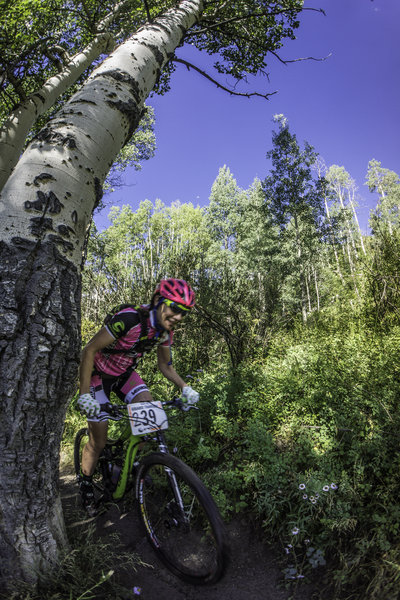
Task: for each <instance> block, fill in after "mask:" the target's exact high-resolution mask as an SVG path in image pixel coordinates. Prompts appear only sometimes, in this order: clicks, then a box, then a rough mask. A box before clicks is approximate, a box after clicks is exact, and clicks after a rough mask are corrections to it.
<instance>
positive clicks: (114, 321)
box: [105, 310, 140, 340]
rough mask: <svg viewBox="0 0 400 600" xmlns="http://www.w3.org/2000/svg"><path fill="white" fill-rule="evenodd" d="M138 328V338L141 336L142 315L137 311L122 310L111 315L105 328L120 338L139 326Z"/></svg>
mask: <svg viewBox="0 0 400 600" xmlns="http://www.w3.org/2000/svg"><path fill="white" fill-rule="evenodd" d="M138 325H139V328H138V338H139V337H140V316H139V314H138V313H137V312H136V311H132V310H129V311H122V312H118V313H116V314H115V315H113V316H112V317H111V319H110V320H109V322H108V323H107V325H106V326H105V328H106V329H107V331H108V333H110V334H111V335H112V336H113V338H115V339H116V340H119V338H121V337H124V336H125V335H126V334H127V333H128V331H130V330H131V329H133V328H135V327H137V326H138Z"/></svg>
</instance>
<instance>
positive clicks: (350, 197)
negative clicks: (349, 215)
mask: <svg viewBox="0 0 400 600" xmlns="http://www.w3.org/2000/svg"><path fill="white" fill-rule="evenodd" d="M354 192H355V189H354V185H353V186H352V187H351V188H349V189H348V192H347V197H348V200H349V204H350V206H351V210H352V211H353V216H354V221H355V223H356V225H357V229H358V234H359V236H360V244H361V248H362V251H363V254H364V256H365V254H366V252H365V246H364V240H363V236H362V233H361V227H360V223H359V221H358V217H357V212H356V207H355V205H354Z"/></svg>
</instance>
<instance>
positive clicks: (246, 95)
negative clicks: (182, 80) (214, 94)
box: [171, 56, 276, 100]
mask: <svg viewBox="0 0 400 600" xmlns="http://www.w3.org/2000/svg"><path fill="white" fill-rule="evenodd" d="M171 60H172V62H176V63H181V64H182V65H185V66H186V67H187V69H188V70H190V69H194V70H195V71H197V73H200V75H203V77H205V78H206V79H208V80H209V81H211V83H213V84H214V85H216V86H217V87H218V88H220V89H221V90H224V91H225V92H228V94H230V95H231V96H244V97H245V98H250V97H251V96H259V97H260V98H265V100H268V99H269V97H270V96H273V95H274V94H276V92H271V93H270V94H260V93H259V92H251V93H250V94H245V93H240V92H234V91H233V90H231V89H229V88H227V87H226V86H224V85H222V84H221V83H219V82H218V81H216V80H215V79H213V77H211V76H210V75H208V73H206V72H205V71H203V70H202V69H200V68H199V67H196V66H195V65H193V64H192V63H190V62H188V61H187V60H183V59H182V58H177V57H176V56H175V57H174V58H172V59H171Z"/></svg>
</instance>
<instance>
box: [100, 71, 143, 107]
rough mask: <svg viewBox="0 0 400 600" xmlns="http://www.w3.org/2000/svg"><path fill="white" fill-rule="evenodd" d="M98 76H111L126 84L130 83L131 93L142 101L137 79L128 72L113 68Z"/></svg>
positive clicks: (137, 100) (137, 99)
mask: <svg viewBox="0 0 400 600" xmlns="http://www.w3.org/2000/svg"><path fill="white" fill-rule="evenodd" d="M98 77H111V78H112V79H114V80H115V81H119V82H121V83H123V84H124V85H128V86H129V88H130V91H131V94H132V96H133V97H134V98H135V100H136V102H139V101H140V87H139V84H138V82H137V81H136V79H135V78H134V77H132V76H131V75H129V74H128V73H124V72H123V71H119V70H118V69H113V70H112V71H105V72H104V73H101V75H98ZM104 92H108V90H104Z"/></svg>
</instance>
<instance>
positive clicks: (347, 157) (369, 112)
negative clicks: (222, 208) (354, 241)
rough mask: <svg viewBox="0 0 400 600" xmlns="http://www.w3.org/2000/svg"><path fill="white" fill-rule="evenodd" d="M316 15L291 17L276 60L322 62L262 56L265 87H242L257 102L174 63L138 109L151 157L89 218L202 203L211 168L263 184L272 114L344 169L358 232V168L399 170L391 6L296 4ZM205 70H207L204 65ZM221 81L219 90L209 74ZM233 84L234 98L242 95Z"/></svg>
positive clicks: (395, 19)
mask: <svg viewBox="0 0 400 600" xmlns="http://www.w3.org/2000/svg"><path fill="white" fill-rule="evenodd" d="M305 6H308V7H311V6H313V7H321V8H323V9H324V10H325V11H326V16H325V17H324V16H323V15H322V14H320V13H316V12H311V11H306V12H304V13H303V15H302V16H301V26H300V28H299V29H298V31H297V39H296V40H295V41H290V42H287V43H286V44H285V45H284V47H283V48H282V50H281V52H280V55H281V57H282V58H284V59H296V58H300V57H307V56H313V57H316V58H321V57H326V56H328V55H330V56H329V58H327V59H326V60H325V61H322V62H316V61H313V60H310V61H303V62H295V63H292V64H289V65H287V66H285V65H282V64H281V63H279V62H278V61H277V60H276V59H274V58H273V57H271V62H270V68H269V71H270V81H269V82H268V80H267V79H266V78H263V77H260V78H256V79H253V80H251V81H250V84H249V85H248V86H246V91H252V90H253V91H254V90H257V91H260V92H263V93H264V92H273V91H277V92H278V93H277V94H275V95H274V96H272V97H271V98H270V100H268V101H266V100H263V99H261V98H257V97H254V98H252V99H248V98H239V97H233V96H230V95H228V94H227V93H226V92H223V91H221V90H219V89H217V88H216V87H215V86H213V85H212V84H211V83H209V82H208V81H206V80H205V79H204V78H203V77H201V76H200V75H198V74H196V73H194V72H188V71H187V69H186V68H185V67H184V66H183V65H177V69H176V72H175V73H174V75H173V78H172V82H171V91H170V92H168V93H167V94H166V95H165V96H153V97H152V98H151V99H149V101H148V104H150V105H152V106H153V107H154V109H155V115H156V127H155V131H156V137H157V151H156V156H155V157H154V158H153V159H151V160H149V161H147V162H145V163H144V164H143V169H142V171H140V172H137V171H134V170H133V169H128V170H127V171H126V172H125V174H124V176H123V179H122V181H123V186H122V187H121V188H119V189H117V190H116V191H115V192H113V193H112V194H111V195H109V196H107V197H106V198H105V200H106V202H107V204H108V207H106V208H105V209H104V210H103V211H102V213H101V214H100V215H98V216H97V217H96V219H95V220H96V223H97V224H98V226H99V227H100V228H103V227H104V226H107V224H108V220H107V218H106V217H107V214H108V213H109V207H110V206H112V205H120V206H121V205H123V204H130V205H131V206H132V208H133V209H134V210H135V209H136V208H137V207H138V205H139V203H140V202H141V201H142V200H145V199H149V200H151V201H153V202H154V201H155V200H156V199H157V198H160V199H161V200H162V201H163V202H164V203H165V204H167V205H169V204H171V203H172V202H174V201H175V200H180V201H181V202H192V203H193V204H195V205H200V206H204V205H206V204H207V203H208V198H209V195H210V190H211V186H212V183H213V181H214V180H215V178H216V176H217V174H218V171H219V168H220V167H222V166H223V165H227V166H228V167H229V168H230V170H231V172H232V173H233V175H234V177H235V178H236V180H237V183H238V185H239V186H240V187H242V188H248V187H249V186H250V185H251V183H252V182H253V180H254V178H255V177H259V178H260V179H263V178H264V177H265V176H266V175H267V174H268V172H269V169H270V164H269V162H268V161H267V159H266V156H265V155H266V152H267V151H268V150H269V149H270V148H271V133H272V130H273V128H274V125H273V123H272V118H273V115H274V114H277V113H283V114H284V115H285V116H286V117H287V119H288V120H289V126H290V129H291V131H292V132H293V133H295V134H296V135H297V138H298V141H299V142H300V143H302V142H303V141H304V140H307V141H308V142H309V143H310V144H312V145H313V146H314V148H315V149H316V151H317V152H318V153H319V154H320V155H321V157H322V158H323V159H324V160H325V162H326V164H327V165H328V166H329V165H331V164H338V165H341V166H344V167H345V169H346V170H347V171H348V172H349V173H350V175H351V177H352V178H353V179H354V180H355V182H356V185H357V187H358V194H359V209H358V215H359V220H360V224H361V227H362V229H363V230H364V231H366V230H367V226H368V214H369V210H370V208H371V207H373V206H374V205H375V203H376V197H375V196H374V195H373V194H370V192H369V191H368V188H367V187H366V186H365V185H364V182H365V176H366V171H367V166H368V161H369V160H370V159H372V158H375V159H377V160H379V161H381V163H382V166H383V167H385V168H388V169H391V170H393V171H396V172H397V173H400V164H399V158H400V132H399V124H400V123H399V121H400V119H399V112H400V99H399V97H400V94H399V91H400V76H399V73H400V47H399V44H398V26H399V23H400V0H373V1H371V0H315V1H314V2H311V1H310V0H306V2H305ZM178 56H181V57H182V58H187V60H190V61H191V62H194V63H195V64H196V65H198V66H199V67H202V68H208V66H209V65H210V59H209V57H208V56H206V55H203V54H202V53H198V52H197V51H195V50H194V49H193V48H191V47H184V48H181V49H179V51H178ZM208 70H209V71H210V69H209V68H208ZM219 79H220V81H221V83H226V81H225V80H224V78H223V77H221V76H219ZM244 90H245V89H244V88H243V87H242V88H240V91H244Z"/></svg>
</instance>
